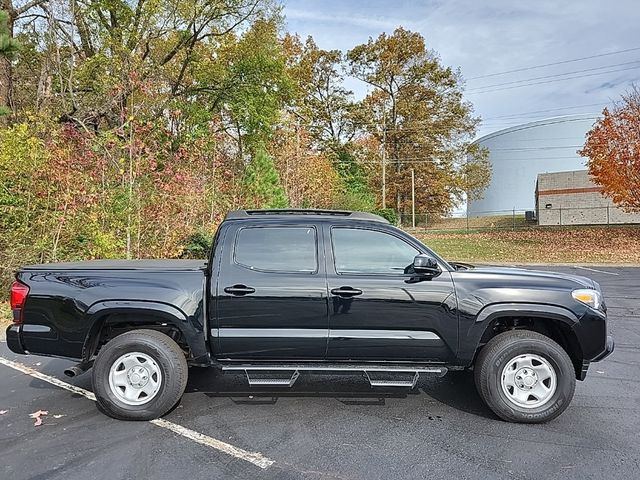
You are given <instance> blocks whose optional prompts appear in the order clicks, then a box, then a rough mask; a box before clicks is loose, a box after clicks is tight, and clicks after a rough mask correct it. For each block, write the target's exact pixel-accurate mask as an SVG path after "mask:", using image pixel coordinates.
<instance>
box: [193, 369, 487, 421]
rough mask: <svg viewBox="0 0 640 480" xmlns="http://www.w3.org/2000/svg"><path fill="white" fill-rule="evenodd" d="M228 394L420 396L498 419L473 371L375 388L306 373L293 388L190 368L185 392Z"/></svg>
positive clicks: (369, 401) (380, 399)
mask: <svg viewBox="0 0 640 480" xmlns="http://www.w3.org/2000/svg"><path fill="white" fill-rule="evenodd" d="M185 393H186V394H189V393H201V394H204V395H206V396H208V397H213V398H217V397H226V398H229V399H230V400H231V401H232V402H234V403H236V404H243V405H275V404H276V403H277V402H278V399H279V398H305V397H311V398H332V399H335V400H337V401H338V402H340V403H342V404H344V405H365V406H367V405H368V406H383V405H385V404H386V400H387V399H391V398H394V399H397V398H400V399H402V398H406V399H407V400H408V401H412V399H415V400H416V401H418V400H419V397H420V396H421V395H427V396H428V397H431V398H432V399H434V400H436V401H438V402H440V403H443V404H444V405H447V406H449V407H451V408H454V409H456V410H460V411H463V412H466V413H470V414H473V415H478V416H481V417H485V418H491V419H495V418H497V417H496V416H495V415H494V414H493V413H492V412H491V411H490V410H489V409H488V408H487V407H486V406H485V405H484V403H483V402H482V400H481V399H480V396H479V395H478V393H477V391H476V388H475V385H474V382H473V374H472V373H470V372H450V373H448V374H447V375H445V376H444V377H442V378H437V377H427V376H425V377H421V378H420V380H419V382H418V385H417V386H416V388H414V389H409V388H384V387H375V388H372V387H371V386H370V385H369V382H368V381H367V380H366V378H365V377H364V375H358V374H353V373H351V374H335V375H326V374H314V375H309V374H303V375H301V376H300V377H299V378H298V380H297V381H296V383H295V384H294V386H293V387H291V388H288V387H249V385H248V384H247V380H246V378H245V376H244V375H243V374H223V373H221V372H220V371H218V370H215V369H210V368H191V369H190V371H189V382H188V384H187V388H186V391H185Z"/></svg>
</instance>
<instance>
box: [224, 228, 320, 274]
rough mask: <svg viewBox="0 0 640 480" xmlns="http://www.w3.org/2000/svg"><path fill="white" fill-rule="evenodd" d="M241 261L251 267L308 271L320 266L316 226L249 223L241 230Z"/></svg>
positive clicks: (238, 253) (238, 257) (238, 251)
mask: <svg viewBox="0 0 640 480" xmlns="http://www.w3.org/2000/svg"><path fill="white" fill-rule="evenodd" d="M235 261H236V263H237V264H239V265H242V266H243V267H247V268H249V269H251V270H268V271H272V272H274V271H275V272H306V273H312V272H315V271H316V270H317V265H318V261H317V256H316V229H315V228H313V227H247V228H242V229H240V231H239V232H238V236H237V238H236V246H235Z"/></svg>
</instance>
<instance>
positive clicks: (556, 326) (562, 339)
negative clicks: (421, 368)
mask: <svg viewBox="0 0 640 480" xmlns="http://www.w3.org/2000/svg"><path fill="white" fill-rule="evenodd" d="M578 322H579V319H578V317H577V316H576V315H575V314H574V313H573V312H571V311H570V310H568V309H566V308H563V307H558V306H553V305H538V304H497V305H492V306H489V307H486V308H485V309H483V310H482V311H481V312H480V314H479V315H478V317H477V318H476V323H475V326H479V325H481V328H480V334H479V336H478V341H477V343H476V347H475V351H474V352H473V357H472V358H473V363H475V360H476V358H477V356H478V354H479V352H480V350H481V349H482V348H483V347H484V346H485V345H486V344H487V343H488V342H489V340H491V339H492V338H493V337H495V336H496V335H498V334H500V333H502V332H505V331H508V330H518V329H519V330H531V331H534V332H538V333H540V334H542V335H544V336H546V337H549V338H551V339H552V340H554V341H555V342H556V343H558V344H559V345H560V346H561V347H562V348H563V349H564V350H565V351H566V352H567V354H568V355H569V358H571V362H572V363H573V366H574V369H575V373H576V378H577V379H578V380H583V379H584V375H585V371H584V369H583V359H584V356H583V352H582V347H581V344H580V341H579V339H578V336H577V334H576V332H575V330H574V328H573V327H574V326H575V325H576V324H577V323H578Z"/></svg>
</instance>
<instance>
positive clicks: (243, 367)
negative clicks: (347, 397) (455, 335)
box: [221, 364, 447, 388]
mask: <svg viewBox="0 0 640 480" xmlns="http://www.w3.org/2000/svg"><path fill="white" fill-rule="evenodd" d="M221 368H222V371H223V372H244V374H245V375H246V377H247V381H248V382H249V386H252V387H254V386H269V387H276V386H281V387H292V386H293V384H294V383H295V382H296V380H297V379H298V377H299V376H300V372H301V371H302V372H362V373H364V374H365V376H366V377H367V380H368V381H369V384H370V385H371V386H372V387H409V388H414V387H415V386H416V384H417V383H418V378H419V377H420V374H421V373H426V374H434V375H437V376H439V377H442V376H444V375H445V374H446V373H447V368H445V367H440V366H418V365H375V364H257V365H256V364H253V365H247V364H237V365H221ZM268 372H278V373H280V374H281V376H279V377H277V376H273V377H269V376H268V375H269V373H268ZM285 372H286V373H288V374H289V376H288V377H287V376H284V375H282V374H284V373H285ZM372 374H373V375H372ZM376 374H387V375H393V374H401V376H402V374H404V377H405V378H402V379H401V378H397V379H394V378H392V379H389V378H384V379H382V378H375V377H376ZM406 374H410V375H412V376H411V377H410V378H406Z"/></svg>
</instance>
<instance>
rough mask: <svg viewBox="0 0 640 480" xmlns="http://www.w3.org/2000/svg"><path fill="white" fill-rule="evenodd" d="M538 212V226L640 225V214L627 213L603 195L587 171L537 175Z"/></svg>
mask: <svg viewBox="0 0 640 480" xmlns="http://www.w3.org/2000/svg"><path fill="white" fill-rule="evenodd" d="M536 212H537V216H538V224H539V225H607V224H621V223H640V214H638V213H635V214H633V213H625V212H624V211H623V210H622V209H620V208H618V207H616V206H615V205H614V204H613V202H612V201H611V199H609V198H607V197H605V196H604V195H602V187H599V186H598V185H596V184H595V183H593V181H592V180H591V177H590V176H589V173H588V171H587V170H574V171H571V172H556V173H540V174H538V181H537V182H536Z"/></svg>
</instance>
